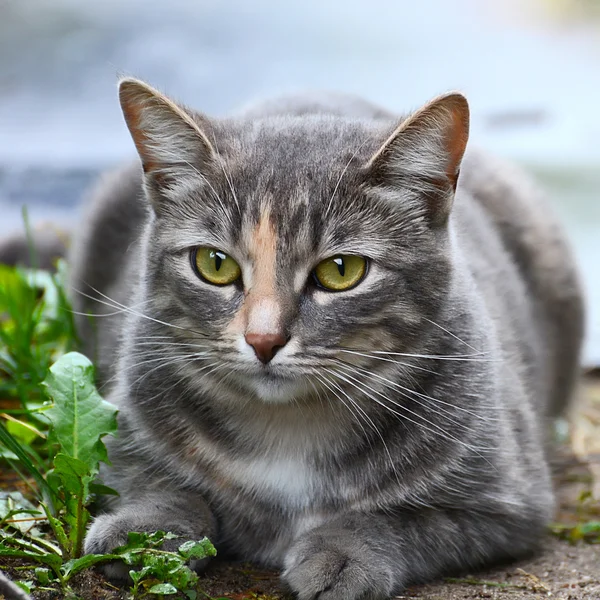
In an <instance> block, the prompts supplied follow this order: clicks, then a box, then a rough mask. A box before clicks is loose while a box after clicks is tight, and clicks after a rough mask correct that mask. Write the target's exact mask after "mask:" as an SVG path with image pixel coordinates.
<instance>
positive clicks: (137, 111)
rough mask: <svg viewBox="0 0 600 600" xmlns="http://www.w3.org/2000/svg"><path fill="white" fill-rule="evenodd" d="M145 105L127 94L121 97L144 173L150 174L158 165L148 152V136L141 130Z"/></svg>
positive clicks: (126, 119)
mask: <svg viewBox="0 0 600 600" xmlns="http://www.w3.org/2000/svg"><path fill="white" fill-rule="evenodd" d="M145 104H146V102H145V101H144V100H140V99H139V98H131V97H130V95H129V94H127V93H126V92H124V93H122V95H121V108H122V110H123V115H124V117H125V122H126V123H127V127H128V128H129V133H130V134H131V137H132V139H133V143H134V144H135V147H136V148H137V151H138V154H139V155H140V158H141V160H142V166H143V168H144V173H148V172H150V171H153V170H155V169H156V168H158V164H157V163H156V162H155V161H153V160H152V159H151V158H150V153H149V152H148V151H147V144H148V136H147V135H146V134H145V132H144V131H143V130H142V129H141V128H140V115H141V113H142V111H143V110H144V108H146V106H145Z"/></svg>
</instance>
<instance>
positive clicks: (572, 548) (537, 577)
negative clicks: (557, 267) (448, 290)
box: [0, 372, 600, 600]
mask: <svg viewBox="0 0 600 600" xmlns="http://www.w3.org/2000/svg"><path fill="white" fill-rule="evenodd" d="M599 375H600V373H598V372H596V373H594V374H593V375H590V376H588V377H586V378H585V379H584V385H583V386H582V390H583V393H582V394H581V402H580V403H579V404H578V406H577V407H576V410H575V411H574V413H573V417H572V418H571V423H570V436H569V440H570V442H569V443H567V444H565V445H564V446H562V447H561V451H560V452H559V453H558V455H557V457H556V460H555V464H554V471H555V483H556V488H557V494H558V511H557V518H556V521H557V522H560V523H565V524H575V523H577V522H580V521H588V520H597V521H600V377H599ZM4 483H6V482H5V481H2V484H4ZM3 487H4V485H3ZM597 541H599V542H600V539H597ZM23 567H24V565H23V564H22V563H19V561H14V560H13V561H8V560H2V561H1V563H0V569H1V570H3V571H5V572H6V573H7V574H8V575H9V576H10V577H12V578H14V579H21V580H23V579H28V578H29V579H33V577H28V573H27V571H26V570H24V568H23ZM72 587H73V589H74V591H75V593H76V594H77V596H78V597H80V598H82V599H84V600H125V598H127V593H126V591H124V590H121V589H119V588H116V587H114V586H113V585H112V584H110V583H108V582H107V581H106V580H105V579H104V578H103V577H102V576H101V575H100V574H98V573H97V572H95V571H92V570H88V571H85V572H83V573H81V574H79V575H78V576H77V577H75V578H74V580H73V582H72ZM199 589H200V590H202V591H203V592H204V594H205V595H206V596H205V597H207V598H214V599H217V598H228V599H230V600H291V596H289V594H287V592H286V591H285V589H284V588H283V587H282V586H281V584H280V582H279V577H278V574H277V573H276V572H273V571H266V570H262V569H258V568H256V567H253V566H252V565H248V564H228V563H217V562H215V563H213V564H211V565H209V567H208V569H207V571H206V572H205V573H204V574H203V575H202V577H201V579H200V585H199ZM61 597H62V595H61V594H60V593H58V592H53V591H36V592H34V593H33V598H35V599H36V600H37V599H39V600H57V599H59V598H61ZM145 597H148V596H145ZM155 597H157V596H155ZM202 597H203V596H202V594H198V599H199V600H200V599H201V598H202ZM168 598H175V596H168ZM395 598H397V599H422V600H478V599H488V600H526V599H541V598H552V599H553V600H592V599H593V600H600V543H598V544H589V543H585V542H583V541H580V542H578V543H577V544H571V543H569V542H567V541H563V540H559V539H557V538H555V537H553V536H551V535H550V534H549V536H548V539H547V542H546V544H545V545H544V550H543V552H541V553H540V554H539V555H538V556H536V557H533V558H531V559H529V560H525V561H522V562H519V563H516V564H511V565H509V566H505V567H502V568H496V569H492V570H488V571H485V572H480V573H470V574H467V575H463V576H461V577H458V578H448V579H446V580H444V581H442V582H436V583H432V584H429V585H422V586H415V587H411V588H409V589H407V590H405V591H404V592H403V593H402V594H400V595H398V596H395ZM0 600H3V599H2V598H1V597H0Z"/></svg>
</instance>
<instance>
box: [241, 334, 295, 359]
mask: <svg viewBox="0 0 600 600" xmlns="http://www.w3.org/2000/svg"><path fill="white" fill-rule="evenodd" d="M246 342H248V344H250V345H251V346H252V347H253V348H254V354H256V357H257V358H258V360H260V362H262V363H264V364H265V365H266V364H267V363H268V362H270V361H271V360H272V359H273V357H274V356H275V354H276V352H277V350H279V348H283V346H285V345H286V344H287V338H285V337H284V336H283V335H281V334H279V333H247V334H246Z"/></svg>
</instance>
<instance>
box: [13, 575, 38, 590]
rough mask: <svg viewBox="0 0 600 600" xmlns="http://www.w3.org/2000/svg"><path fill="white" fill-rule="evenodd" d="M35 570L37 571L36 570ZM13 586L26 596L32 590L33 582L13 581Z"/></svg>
mask: <svg viewBox="0 0 600 600" xmlns="http://www.w3.org/2000/svg"><path fill="white" fill-rule="evenodd" d="M36 570H37V569H36ZM15 585H17V586H19V587H20V588H21V589H22V590H23V591H24V592H27V593H28V594H29V593H30V592H31V591H32V590H33V587H34V586H33V581H29V580H26V579H22V580H21V581H15Z"/></svg>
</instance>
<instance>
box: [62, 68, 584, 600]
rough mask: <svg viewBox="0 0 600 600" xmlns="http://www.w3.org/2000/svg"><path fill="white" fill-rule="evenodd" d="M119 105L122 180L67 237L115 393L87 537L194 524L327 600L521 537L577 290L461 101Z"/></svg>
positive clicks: (536, 209) (138, 100)
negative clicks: (101, 508)
mask: <svg viewBox="0 0 600 600" xmlns="http://www.w3.org/2000/svg"><path fill="white" fill-rule="evenodd" d="M120 100H121V106H122V108H123V112H124V115H125V120H126V122H127V125H128V127H129V130H130V132H131V135H132V137H133V141H134V142H135V145H136V147H137V150H138V153H139V155H140V158H141V163H142V167H143V173H142V169H140V168H139V166H131V167H127V168H125V169H124V170H123V171H121V172H119V173H117V174H116V175H113V176H112V177H111V178H109V180H107V181H105V182H104V183H103V184H102V186H101V187H100V189H99V190H98V191H97V192H96V194H95V195H94V197H93V199H92V202H91V204H90V209H89V210H90V212H89V215H88V218H87V219H86V220H85V221H84V223H83V225H82V228H81V231H80V233H79V236H78V237H79V239H78V241H77V242H76V243H75V245H74V249H73V253H72V263H73V287H74V288H75V289H76V290H77V291H79V292H81V293H80V294H75V297H74V299H75V304H76V308H77V309H78V310H79V311H81V312H90V313H97V314H99V315H105V316H104V317H103V318H100V317H98V318H94V319H93V320H92V321H90V320H89V319H85V318H82V319H81V321H80V327H81V331H82V334H83V338H84V341H85V343H86V347H87V352H88V354H90V355H91V356H94V357H96V358H97V359H98V361H99V364H100V378H101V380H102V381H103V382H105V383H106V384H107V386H106V387H105V388H104V389H109V390H110V392H109V394H108V398H109V399H110V400H111V401H112V402H114V403H116V404H117V405H118V406H119V408H120V415H119V428H120V429H119V436H118V438H117V439H115V440H112V442H111V444H110V448H109V453H110V456H111V459H112V462H113V467H112V468H111V469H109V470H108V471H107V473H106V474H105V478H106V479H107V483H108V484H109V485H111V486H113V487H115V488H117V489H118V490H119V491H120V494H121V496H120V499H119V500H118V503H117V504H115V505H114V506H112V507H111V509H112V510H111V512H108V513H106V514H103V515H101V516H99V517H97V518H96V520H95V521H94V523H93V524H92V526H91V528H90V530H89V533H88V535H87V539H86V551H87V552H106V551H108V550H110V549H111V548H113V547H115V546H118V545H119V544H121V543H123V542H124V541H125V539H126V534H127V532H128V531H130V530H138V531H139V530H146V531H149V530H155V529H165V530H170V531H173V532H175V533H178V534H180V535H181V536H182V537H183V538H193V539H197V538H200V537H202V536H204V535H206V536H208V537H210V538H211V539H212V540H213V541H214V543H215V545H216V546H217V549H218V551H219V554H220V556H225V557H227V556H231V557H238V558H242V559H245V560H252V561H256V562H258V563H261V564H264V565H268V566H271V567H276V568H281V569H282V570H283V575H282V577H283V580H284V581H285V582H286V583H287V584H288V585H289V587H290V588H291V589H292V590H293V591H294V592H295V593H296V594H297V595H298V597H299V598H300V599H302V600H306V599H312V598H319V599H320V600H334V599H337V600H352V599H358V598H361V599H362V598H385V597H387V596H388V595H390V594H393V593H398V592H399V591H400V590H402V589H403V588H404V587H405V586H407V585H409V584H412V583H415V582H422V581H427V580H431V579H433V578H436V577H439V576H441V575H443V574H447V573H453V572H458V571H462V570H465V569H469V570H470V569H474V568H477V567H481V566H484V565H488V564H491V563H494V562H497V561H504V560H510V559H516V558H519V557H521V556H524V555H526V554H528V553H530V552H531V551H533V550H535V548H536V547H537V546H538V545H539V543H540V541H541V540H542V539H543V536H544V532H545V527H546V524H547V523H548V520H549V519H551V517H552V514H553V495H552V490H551V483H550V476H549V472H548V464H547V458H546V456H545V445H546V438H547V433H548V430H549V423H550V422H551V419H552V418H553V417H555V416H556V415H558V414H559V413H561V411H563V409H564V408H565V406H566V405H567V401H568V399H569V396H571V394H572V391H573V387H574V383H575V380H576V376H577V366H578V358H579V352H580V343H581V337H582V313H583V310H582V304H581V295H580V288H579V284H578V279H577V276H576V273H575V270H574V267H573V262H572V259H571V254H570V252H569V249H568V247H567V246H566V245H565V242H564V239H563V235H562V233H561V231H560V229H559V227H558V226H557V224H556V222H555V220H554V219H553V218H552V217H551V216H550V214H549V211H548V208H547V206H546V205H545V204H544V203H543V201H542V199H540V197H539V195H538V192H537V191H536V190H535V188H533V187H532V186H531V184H530V183H529V182H528V181H527V180H526V179H525V178H524V177H523V176H522V175H521V174H520V173H519V172H517V171H515V170H513V169H512V168H511V167H509V166H507V165H505V164H503V163H501V162H499V161H497V160H495V159H492V158H489V157H486V156H485V155H483V154H481V153H479V152H474V151H470V152H469V153H467V155H466V156H465V158H464V160H463V153H464V151H465V147H466V144H467V137H468V127H469V110H468V105H467V102H466V100H465V99H464V97H463V96H461V95H459V94H449V95H446V96H442V97H439V98H437V99H435V100H433V101H432V102H430V103H429V104H427V105H426V106H424V107H423V108H421V109H420V110H419V111H417V112H416V113H414V114H412V115H411V116H409V117H408V118H403V119H400V118H398V117H396V116H394V115H392V114H390V113H387V112H385V111H383V110H381V109H379V108H376V107H373V106H371V105H370V104H368V103H367V102H363V101H360V100H357V99H354V98H347V97H336V96H328V97H324V98H302V97H298V98H287V99H283V100H280V101H274V102H269V103H267V104H264V105H263V106H261V107H257V108H253V109H250V110H248V111H247V112H245V113H242V114H239V115H237V116H235V117H232V118H228V119H209V118H207V117H205V116H203V115H201V114H198V113H196V112H193V111H190V110H187V109H185V108H183V107H182V106H180V105H177V104H175V103H174V102H172V101H171V100H169V99H168V98H166V97H165V96H164V95H162V94H161V93H159V92H157V91H156V90H154V89H152V88H150V87H149V86H147V85H146V84H144V83H142V82H140V81H137V80H133V79H125V80H124V81H122V82H121V86H120ZM461 163H462V171H461V174H460V177H459V169H460V168H461ZM99 307H100V308H99Z"/></svg>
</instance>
